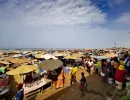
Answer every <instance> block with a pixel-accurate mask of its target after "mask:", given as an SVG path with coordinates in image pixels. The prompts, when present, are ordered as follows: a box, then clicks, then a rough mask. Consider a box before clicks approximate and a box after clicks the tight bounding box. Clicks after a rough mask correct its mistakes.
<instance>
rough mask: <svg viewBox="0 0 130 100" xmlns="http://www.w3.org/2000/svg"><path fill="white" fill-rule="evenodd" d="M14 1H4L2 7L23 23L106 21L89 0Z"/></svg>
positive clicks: (48, 23) (59, 23)
mask: <svg viewBox="0 0 130 100" xmlns="http://www.w3.org/2000/svg"><path fill="white" fill-rule="evenodd" d="M14 1H15V2H13V0H12V2H11V1H10V2H8V3H6V5H5V7H4V8H7V9H6V11H7V12H11V14H12V15H13V17H12V18H14V20H15V21H16V20H18V21H20V22H21V23H23V24H24V25H32V26H42V25H66V24H67V25H68V24H69V25H75V24H89V25H90V24H102V23H105V22H106V14H104V13H102V11H101V10H99V9H98V8H97V7H96V6H94V5H92V4H91V2H90V1H89V0H58V1H57V0H43V1H42V0H33V1H31V0H30V2H29V1H28V2H17V3H16V0H14ZM34 1H35V2H34ZM10 9H12V10H11V11H10Z"/></svg>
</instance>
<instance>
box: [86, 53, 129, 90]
mask: <svg viewBox="0 0 130 100" xmlns="http://www.w3.org/2000/svg"><path fill="white" fill-rule="evenodd" d="M84 67H86V68H87V71H88V73H89V74H90V75H92V74H93V72H96V73H97V74H98V75H100V77H101V81H102V82H107V81H108V82H109V83H110V84H112V85H113V86H116V88H118V89H122V88H124V87H125V84H126V82H127V81H129V80H127V79H126V76H128V77H129V76H130V54H127V55H124V56H122V57H113V58H109V59H95V58H93V59H92V58H88V59H87V60H86V61H85V63H84Z"/></svg>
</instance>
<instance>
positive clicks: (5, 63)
mask: <svg viewBox="0 0 130 100" xmlns="http://www.w3.org/2000/svg"><path fill="white" fill-rule="evenodd" d="M0 64H4V65H9V64H10V63H9V62H7V61H0Z"/></svg>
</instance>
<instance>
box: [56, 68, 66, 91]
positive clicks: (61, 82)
mask: <svg viewBox="0 0 130 100" xmlns="http://www.w3.org/2000/svg"><path fill="white" fill-rule="evenodd" d="M62 87H64V70H63V69H62V70H61V73H60V75H59V76H58V80H57V84H56V89H58V88H62Z"/></svg>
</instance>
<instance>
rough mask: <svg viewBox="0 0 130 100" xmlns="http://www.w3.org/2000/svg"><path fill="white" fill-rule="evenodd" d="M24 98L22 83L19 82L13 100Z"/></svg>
mask: <svg viewBox="0 0 130 100" xmlns="http://www.w3.org/2000/svg"><path fill="white" fill-rule="evenodd" d="M23 99H24V89H23V84H22V83H20V84H19V85H18V92H17V93H16V95H15V100H23Z"/></svg>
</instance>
